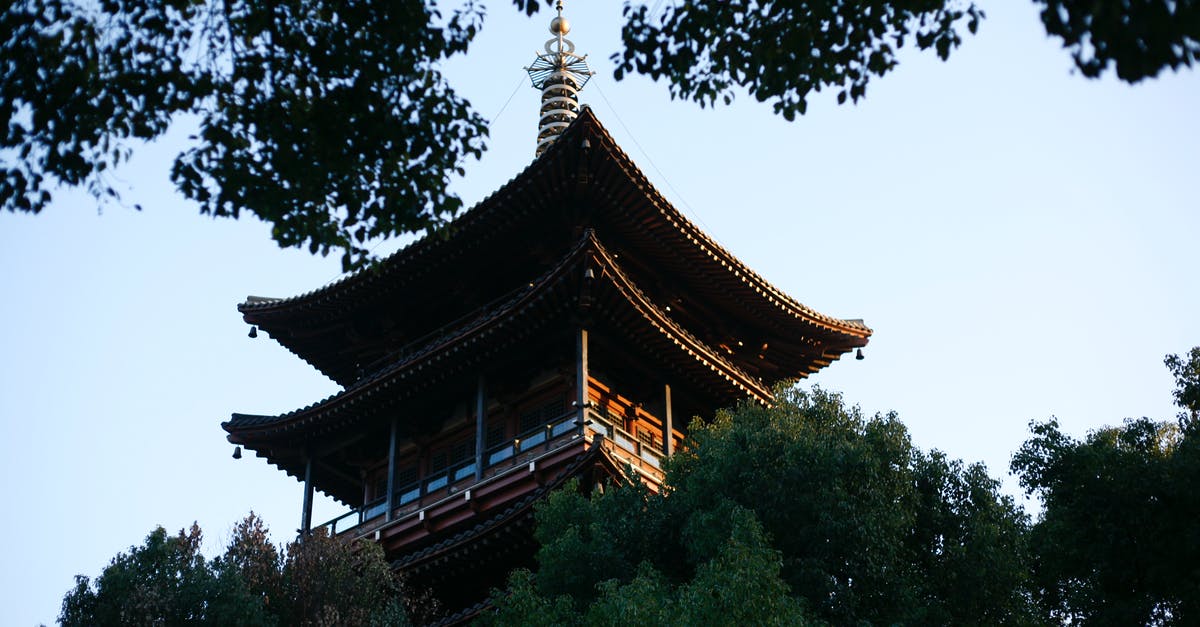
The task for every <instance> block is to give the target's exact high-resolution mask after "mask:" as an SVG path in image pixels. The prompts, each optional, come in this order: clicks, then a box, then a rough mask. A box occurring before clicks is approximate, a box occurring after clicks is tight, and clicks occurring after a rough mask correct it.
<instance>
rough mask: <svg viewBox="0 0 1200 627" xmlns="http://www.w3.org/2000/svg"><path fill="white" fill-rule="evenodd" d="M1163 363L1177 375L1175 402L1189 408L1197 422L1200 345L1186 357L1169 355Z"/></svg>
mask: <svg viewBox="0 0 1200 627" xmlns="http://www.w3.org/2000/svg"><path fill="white" fill-rule="evenodd" d="M1163 363H1164V364H1166V366H1167V370H1170V371H1171V375H1172V376H1174V377H1175V392H1174V395H1175V404H1176V405H1178V406H1180V407H1182V408H1183V409H1185V410H1187V411H1188V412H1189V415H1190V418H1191V421H1192V422H1195V421H1196V419H1197V414H1198V413H1200V346H1196V347H1193V348H1192V350H1190V351H1188V353H1187V354H1186V355H1185V359H1181V358H1180V357H1179V355H1167V356H1166V358H1165V359H1163Z"/></svg>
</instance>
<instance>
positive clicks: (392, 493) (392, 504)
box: [384, 417, 396, 522]
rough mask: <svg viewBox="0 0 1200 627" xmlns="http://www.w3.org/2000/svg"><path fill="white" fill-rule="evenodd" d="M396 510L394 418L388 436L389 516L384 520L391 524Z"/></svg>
mask: <svg viewBox="0 0 1200 627" xmlns="http://www.w3.org/2000/svg"><path fill="white" fill-rule="evenodd" d="M394 509H396V418H395V417H393V418H392V430H391V434H390V435H389V436H388V469H387V514H386V515H385V516H384V520H386V521H388V522H391V520H392V510H394Z"/></svg>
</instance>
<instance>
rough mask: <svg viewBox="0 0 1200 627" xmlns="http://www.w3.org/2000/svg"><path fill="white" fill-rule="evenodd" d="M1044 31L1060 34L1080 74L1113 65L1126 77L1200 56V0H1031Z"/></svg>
mask: <svg viewBox="0 0 1200 627" xmlns="http://www.w3.org/2000/svg"><path fill="white" fill-rule="evenodd" d="M1034 3H1035V4H1037V5H1040V6H1042V7H1044V8H1043V9H1042V23H1043V24H1044V25H1045V27H1046V32H1047V33H1049V34H1050V35H1052V36H1055V37H1058V38H1060V39H1062V41H1063V46H1064V47H1065V48H1067V49H1069V50H1070V51H1071V56H1072V57H1073V58H1074V59H1075V65H1076V66H1077V67H1078V68H1079V70H1080V71H1081V72H1083V75H1084V76H1088V77H1092V78H1094V77H1097V76H1100V75H1101V74H1102V73H1104V72H1105V71H1107V70H1108V69H1109V68H1110V67H1112V68H1114V69H1115V71H1116V74H1117V77H1118V78H1120V79H1121V80H1123V81H1126V82H1128V83H1136V82H1138V81H1141V80H1143V79H1146V78H1153V77H1155V76H1158V74H1159V73H1160V72H1162V71H1163V70H1164V69H1166V68H1171V69H1172V70H1174V69H1178V68H1179V67H1191V66H1192V63H1194V62H1195V61H1196V60H1197V58H1200V4H1198V3H1197V2H1195V0H1178V1H1172V2H1160V1H1157V0H1101V1H1087V2H1084V1H1081V0H1034Z"/></svg>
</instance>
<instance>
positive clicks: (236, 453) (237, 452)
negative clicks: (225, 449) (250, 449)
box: [233, 446, 242, 459]
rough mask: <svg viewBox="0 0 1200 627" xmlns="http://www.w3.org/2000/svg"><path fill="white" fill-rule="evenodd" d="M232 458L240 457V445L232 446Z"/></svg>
mask: <svg viewBox="0 0 1200 627" xmlns="http://www.w3.org/2000/svg"><path fill="white" fill-rule="evenodd" d="M233 458H234V459H241V458H242V447H240V446H235V447H233Z"/></svg>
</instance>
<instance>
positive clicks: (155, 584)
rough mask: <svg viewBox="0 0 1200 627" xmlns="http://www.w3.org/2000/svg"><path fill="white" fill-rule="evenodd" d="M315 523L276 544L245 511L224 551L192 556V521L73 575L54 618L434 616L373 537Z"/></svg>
mask: <svg viewBox="0 0 1200 627" xmlns="http://www.w3.org/2000/svg"><path fill="white" fill-rule="evenodd" d="M323 531H324V530H318V531H317V532H315V533H313V534H312V535H310V536H307V537H305V538H304V539H303V541H297V542H294V543H292V544H290V545H288V547H287V550H286V551H284V552H282V553H281V552H280V550H279V549H278V548H276V546H275V545H274V544H272V543H271V541H270V540H269V534H268V531H267V529H266V527H265V526H264V525H263V523H262V519H260V518H258V517H257V516H255V515H254V514H253V513H251V514H250V515H249V516H248V517H246V519H244V520H243V521H241V522H240V523H238V524H237V525H236V526H235V527H234V530H233V536H232V538H231V539H230V542H229V546H228V547H226V550H225V553H224V554H222V555H220V556H218V557H216V558H214V559H213V560H211V561H208V560H205V559H204V556H203V555H201V554H200V544H201V538H202V536H201V532H200V528H199V527H197V526H196V525H194V524H193V525H192V528H191V529H190V530H188V531H186V532H185V531H182V530H181V531H180V532H179V534H178V535H177V536H168V535H167V533H166V532H165V531H164V530H163V529H162V528H161V527H159V528H157V529H155V530H154V531H153V532H151V533H150V535H149V536H147V537H146V542H145V543H144V544H143V545H142V546H138V547H130V549H129V552H128V553H122V554H119V555H117V556H116V557H115V558H113V561H112V563H110V564H109V565H108V567H107V568H105V569H104V572H103V573H102V574H101V576H100V577H98V578H97V579H96V580H95V581H94V582H93V581H89V579H88V578H87V577H83V576H80V577H77V578H76V584H75V587H74V588H73V589H72V590H70V591H69V592H68V593H67V595H66V596H65V597H64V598H63V606H62V613H61V615H60V616H59V622H61V623H62V624H63V625H64V626H71V625H126V624H132V625H152V624H153V625H161V624H167V625H180V624H212V625H251V626H253V625H263V626H269V625H313V626H316V625H407V624H409V617H410V616H411V617H412V618H413V619H415V620H416V621H418V622H423V621H426V620H428V619H429V618H431V617H433V616H435V615H436V614H437V611H438V607H437V604H436V602H434V601H433V600H432V599H431V598H430V597H429V596H428V595H427V594H420V593H415V592H414V591H412V590H411V589H409V588H408V586H407V585H406V584H405V582H404V581H403V579H401V578H399V577H398V576H397V575H396V574H395V573H394V572H393V571H392V569H391V567H390V565H389V564H388V563H387V561H386V560H385V559H384V556H383V550H382V549H381V548H380V547H379V546H378V545H376V544H374V543H371V542H364V543H359V544H353V543H349V542H345V541H342V540H339V539H337V538H332V537H330V536H328V535H327V534H325V533H324V532H323Z"/></svg>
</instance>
